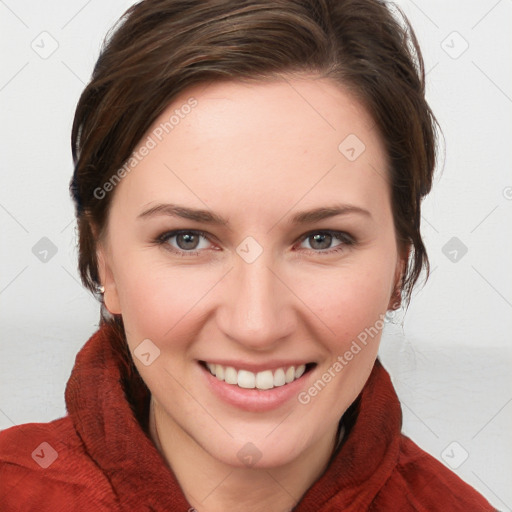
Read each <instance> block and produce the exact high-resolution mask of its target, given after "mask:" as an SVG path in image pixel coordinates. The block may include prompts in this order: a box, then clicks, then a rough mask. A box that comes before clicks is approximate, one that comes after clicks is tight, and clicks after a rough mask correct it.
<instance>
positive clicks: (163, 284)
mask: <svg viewBox="0 0 512 512" xmlns="http://www.w3.org/2000/svg"><path fill="white" fill-rule="evenodd" d="M150 251H155V249H151V250H148V253H147V254H149V252H150ZM119 270H120V271H119V275H118V276H117V279H116V281H117V284H118V286H117V288H118V293H119V300H120V303H121V309H122V314H123V321H124V324H125V328H126V331H127V334H128V333H130V334H131V335H132V339H135V338H142V339H144V338H150V339H155V340H162V339H164V338H176V335H177V333H178V332H179V331H180V328H184V327H185V326H186V325H187V323H189V322H187V320H188V316H189V315H190V314H191V315H192V316H194V311H193V310H195V309H196V308H198V307H199V308H200V307H201V299H203V298H204V297H205V296H206V295H207V293H208V290H209V289H210V288H212V286H214V284H215V282H217V281H218V278H217V279H215V278H214V274H213V273H212V272H211V271H208V269H202V270H199V269H198V268H197V267H196V268H193V267H192V266H189V267H187V266H185V265H179V264H178V265H176V264H173V265H171V264H169V263H165V262H164V263H163V262H162V258H159V259H158V260H156V259H155V258H149V257H145V255H144V253H143V252H142V253H140V254H138V255H136V256H135V257H132V258H126V259H125V260H124V262H123V265H122V266H121V267H119ZM195 314H197V311H195ZM189 330H190V329H189ZM173 331H174V334H173Z"/></svg>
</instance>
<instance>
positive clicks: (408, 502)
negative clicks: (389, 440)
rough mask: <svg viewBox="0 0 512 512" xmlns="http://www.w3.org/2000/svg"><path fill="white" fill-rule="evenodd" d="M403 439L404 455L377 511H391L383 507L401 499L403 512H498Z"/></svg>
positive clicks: (471, 488)
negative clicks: (386, 503) (390, 500)
mask: <svg viewBox="0 0 512 512" xmlns="http://www.w3.org/2000/svg"><path fill="white" fill-rule="evenodd" d="M400 437H401V441H400V444H401V447H400V454H399V458H398V461H397V464H396V467H395V470H394V471H393V473H392V475H391V477H390V478H389V479H388V481H387V482H386V484H385V486H384V488H383V489H382V491H381V493H380V494H379V499H380V500H381V503H379V506H378V507H377V508H375V510H381V509H382V510H387V508H385V506H384V507H382V504H384V502H386V500H387V499H389V498H390V497H396V496H400V497H401V498H400V499H401V500H402V501H403V504H401V507H402V508H400V510H410V511H421V512H427V511H428V512H432V511H437V510H439V511H443V512H459V511H460V512H468V511H472V512H473V511H474V512H495V511H496V509H495V508H494V507H493V506H492V505H491V504H490V503H489V502H488V501H487V500H486V499H485V498H484V497H483V496H482V495H481V494H480V493H479V492H478V491H476V490H475V489H474V488H473V487H471V486H470V485H469V484H467V483H466V482H464V481H463V480H462V479H461V478H460V477H459V476H457V475H456V474H455V473H454V472H453V471H451V470H450V469H448V468H447V467H446V466H444V465H443V464H442V463H441V462H439V461H438V460H437V459H436V458H435V457H433V456H432V455H430V454H429V453H427V452H425V451H424V450H422V449H421V448H420V447H419V446H418V445H417V444H416V443H414V442H413V441H412V440H411V439H409V438H408V437H407V436H405V435H403V434H401V436H400ZM390 503H391V502H390ZM393 503H394V504H395V507H396V504H397V501H396V498H393ZM381 507H382V508H381ZM372 510H373V509H372ZM390 510H391V509H390Z"/></svg>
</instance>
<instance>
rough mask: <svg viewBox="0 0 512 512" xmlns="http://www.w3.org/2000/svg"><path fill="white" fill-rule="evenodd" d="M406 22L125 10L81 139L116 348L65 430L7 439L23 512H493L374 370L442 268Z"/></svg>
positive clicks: (85, 353)
mask: <svg viewBox="0 0 512 512" xmlns="http://www.w3.org/2000/svg"><path fill="white" fill-rule="evenodd" d="M404 23H405V27H406V29H405V28H402V27H401V25H400V24H399V22H398V21H397V20H395V18H394V17H393V16H392V15H391V13H390V12H389V11H388V8H387V6H386V5H385V4H384V3H383V2H378V1H374V0H347V1H335V0H307V1H305V0H303V1H298V0H297V1H294V0H286V1H284V0H282V1H277V2H265V1H257V0H248V1H243V2H228V1H226V0H216V1H213V2H207V3H206V2H199V1H193V0H187V1H184V0H180V1H177V0H145V1H143V2H140V3H139V4H137V5H135V6H134V7H132V8H131V9H129V10H128V11H127V13H126V15H125V17H124V18H123V21H122V23H121V24H120V26H119V27H118V29H117V30H116V32H115V33H114V34H113V35H112V36H111V37H110V39H109V40H108V42H107V43H106V45H105V47H104V49H103V51H102V53H101V55H100V57H99V59H98V62H97V64H96V67H95V70H94V73H93V77H92V79H91V82H90V83H89V85H88V86H87V87H86V89H85V91H84V92H83V94H82V96H81V98H80V101H79V104H78V107H77V110H76V115H75V121H74V126H73V133H72V147H73V156H74V161H75V173H74V176H73V179H72V181H71V192H72V197H73V199H74V201H75V204H76V214H77V222H78V228H79V270H80V273H81V277H82V280H83V282H84V284H85V286H86V287H88V288H89V289H90V290H91V291H93V292H95V293H96V292H99V298H100V300H101V302H102V316H101V323H100V329H99V330H98V331H97V332H96V333H95V334H94V335H93V336H92V337H91V338H90V339H89V341H88V342H87V343H86V344H85V346H84V347H83V348H82V350H81V351H80V353H79V354H78V356H77V360H76V364H75V366H74V368H73V372H72V375H71V377H70V379H69V381H68V384H67V388H66V404H67V409H68V413H69V414H68V416H66V417H65V418H61V419H59V420H56V421H54V422H51V423H49V424H30V425H22V426H19V427H14V428H11V429H9V430H7V431H4V432H2V435H1V436H0V447H1V448H0V453H1V461H2V463H1V465H0V475H1V476H2V482H3V483H2V491H1V492H0V505H1V510H60V509H62V510H105V511H106V510H109V511H112V510H114V511H117V510H137V511H138V510H141V511H142V510H158V511H160V510H162V511H163V510H173V511H174V510H176V511H186V510H190V511H192V510H198V511H199V512H203V511H205V512H216V511H224V510H230V509H236V510H243V511H256V510H262V511H263V510H264V511H271V512H273V511H275V512H281V511H288V510H295V511H313V510H315V511H316V510H319V511H334V510H344V511H345V510H347V511H348V510H350V511H364V510H393V511H395V510H400V511H402V510H403V511H407V510H411V511H413V510H429V511H430V510H443V511H447V510H450V511H452V510H453V511H456V510H460V511H472V510H475V511H477V510H478V511H480V510H482V511H484V510H485V511H490V510H493V508H492V507H491V505H490V504H489V503H488V502H487V501H486V500H485V499H484V498H483V497H482V496H480V495H479V494H478V493H477V492H476V491H475V490H473V489H472V488H471V487H469V486H468V485H467V484H465V483H464V482H463V481H462V480H460V479H459V478H458V477H457V476H456V475H455V474H453V473H451V472H450V471H449V470H448V469H447V468H445V467H444V466H443V465H442V464H441V463H439V462H438V461H437V460H436V459H434V458H433V457H431V456H430V455H428V454H426V453H425V452H423V451H422V450H421V449H420V448H419V447H418V446H417V445H415V444H414V443H413V442H412V441H411V440H410V439H408V438H407V437H405V436H404V435H402V434H401V432H400V428H401V412H400V404H399V402H398V399H397V396H396V394H395V392H394V390H393V387H392V384H391V382H390V379H389V376H388V374H387V372H386V371H385V369H384V368H383V367H382V365H381V364H380V362H379V360H378V359H377V351H378V346H379V341H380V337H381V332H382V328H383V327H384V325H385V322H386V320H387V315H388V314H390V312H392V311H393V310H395V309H397V308H398V307H399V306H400V305H401V303H402V301H403V302H404V303H405V304H407V302H408V301H409V299H410V294H411V291H412V289H413V286H414V285H415V283H416V282H417V280H418V278H419V276H420V274H421V272H422V270H423V269H426V270H427V272H428V259H427V255H426V251H425V248H424V245H423V242H422V239H421V235H420V204H421V200H422V199H423V197H424V196H425V195H426V194H427V193H428V192H429V191H430V188H431V184H432V174H433V170H434V167H435V160H436V149H435V148H436V127H435V126H436V123H435V118H434V116H433V114H432V112H431V111H430V108H429V106H428V104H427V103H426V101H425V97H424V74H423V62H422V58H421V54H420V51H419V48H418V45H417V42H416V39H415V37H414V33H413V32H412V29H411V28H410V27H409V25H408V24H407V22H406V20H404ZM26 447H31V448H30V450H28V448H26Z"/></svg>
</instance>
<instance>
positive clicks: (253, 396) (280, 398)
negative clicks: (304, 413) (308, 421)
mask: <svg viewBox="0 0 512 512" xmlns="http://www.w3.org/2000/svg"><path fill="white" fill-rule="evenodd" d="M199 366H200V368H201V370H202V372H203V374H204V375H205V378H206V381H207V384H208V385H209V387H210V389H211V390H212V392H213V393H214V394H215V395H216V396H218V397H219V398H220V399H221V400H223V401H224V402H227V403H228V404H230V405H233V406H235V407H237V408H238V409H242V410H244V411H251V412H264V411H270V410H272V409H277V408H278V407H280V406H281V405H283V404H284V403H286V402H288V401H289V400H290V399H293V398H295V399H297V396H298V394H299V393H300V391H301V390H302V389H303V388H304V387H305V384H306V382H307V380H309V376H310V375H311V374H312V373H313V370H314V368H313V369H311V370H310V371H308V372H306V373H304V374H303V375H302V376H301V377H300V378H298V379H296V380H294V381H293V382H290V383H289V384H285V385H283V386H278V387H275V388H272V389H266V390H262V389H256V388H254V389H245V388H240V387H238V386H236V385H234V384H226V383H225V382H224V381H223V380H219V379H217V377H215V376H214V375H212V374H211V373H210V371H209V370H208V369H206V368H205V367H204V366H203V365H202V364H199Z"/></svg>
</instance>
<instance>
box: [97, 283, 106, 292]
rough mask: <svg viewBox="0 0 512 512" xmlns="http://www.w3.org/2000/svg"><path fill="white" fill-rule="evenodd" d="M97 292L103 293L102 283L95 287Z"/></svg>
mask: <svg viewBox="0 0 512 512" xmlns="http://www.w3.org/2000/svg"><path fill="white" fill-rule="evenodd" d="M97 291H98V293H105V287H104V286H103V285H100V286H98V288H97Z"/></svg>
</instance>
